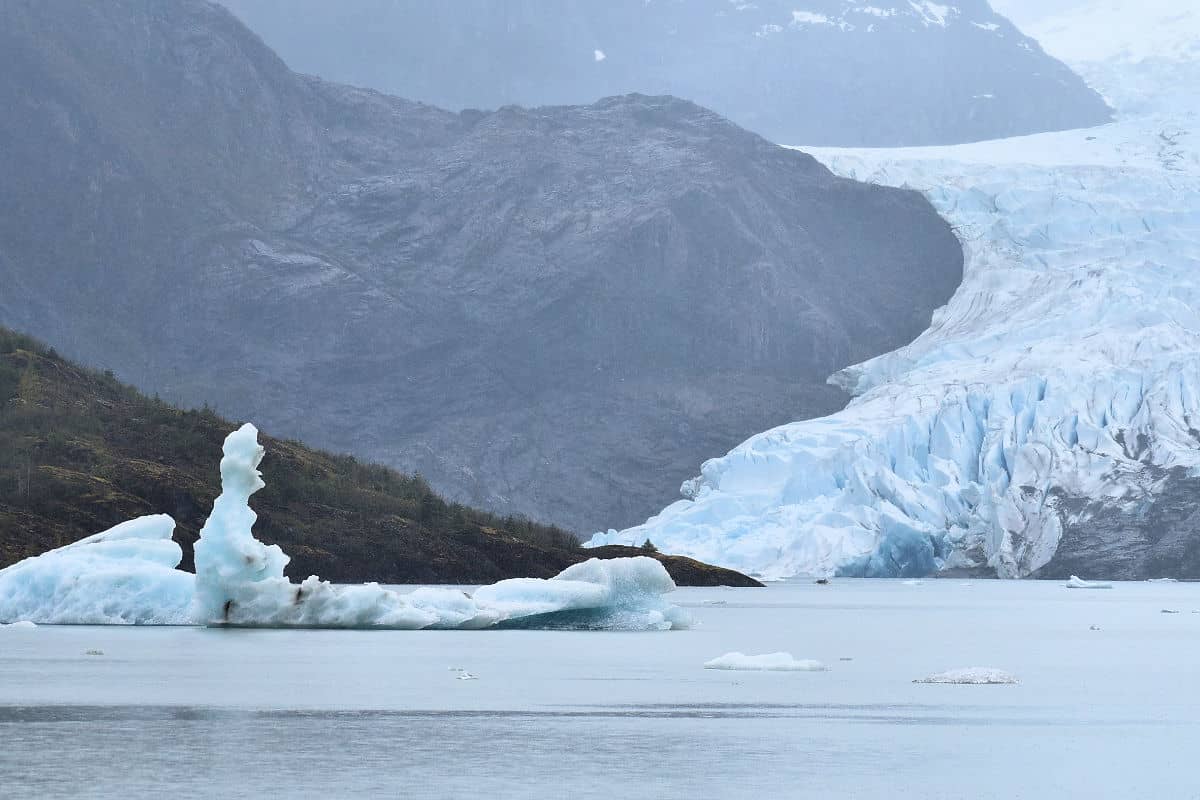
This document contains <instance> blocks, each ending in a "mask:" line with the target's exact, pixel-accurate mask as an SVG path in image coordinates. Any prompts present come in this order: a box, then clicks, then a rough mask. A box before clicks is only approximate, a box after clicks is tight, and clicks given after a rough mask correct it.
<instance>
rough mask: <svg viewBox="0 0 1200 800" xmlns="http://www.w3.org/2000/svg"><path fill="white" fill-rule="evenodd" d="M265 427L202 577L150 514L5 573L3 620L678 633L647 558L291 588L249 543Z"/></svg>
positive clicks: (0, 601)
mask: <svg viewBox="0 0 1200 800" xmlns="http://www.w3.org/2000/svg"><path fill="white" fill-rule="evenodd" d="M263 455H264V450H263V448H262V447H261V446H260V445H259V443H258V430H257V429H256V428H255V427H254V426H253V425H244V426H242V427H241V428H240V429H239V430H237V431H234V432H233V433H231V434H230V435H229V436H228V437H227V438H226V439H225V444H224V452H223V457H222V459H221V495H220V496H219V497H218V498H217V500H216V502H215V503H214V504H213V510H212V513H211V514H210V515H209V518H208V520H207V522H205V524H204V527H203V528H202V529H201V531H200V538H199V540H198V541H197V542H196V545H195V563H196V574H195V575H194V576H193V575H191V574H189V573H186V572H182V571H180V570H178V569H176V568H177V567H178V565H179V563H180V561H181V559H182V552H181V550H180V548H179V545H177V544H176V543H175V542H174V541H172V540H171V534H172V532H173V531H174V528H175V523H174V521H173V520H172V519H171V518H170V517H167V516H157V517H144V518H142V519H137V520H133V521H131V522H127V523H124V524H123V525H118V526H117V527H115V528H113V529H111V530H109V531H105V532H104V533H100V534H96V535H95V536H91V537H89V538H87V539H83V540H81V541H79V542H76V543H74V544H71V545H68V546H66V547H62V548H59V549H57V550H53V551H51V552H49V553H46V554H44V555H41V556H37V557H35V558H30V559H26V560H25V561H22V562H20V563H18V564H15V565H13V566H11V567H9V568H8V569H5V570H3V571H0V622H8V621H17V620H29V621H32V622H38V623H49V624H96V625H107V624H134V625H155V624H157V625H169V624H201V625H210V626H237V627H293V628H381V629H398V630H418V629H425V628H454V629H463V630H469V629H478V628H488V627H528V628H570V629H581V630H671V629H677V628H684V627H687V625H688V624H689V618H688V615H687V613H686V612H684V611H683V610H682V609H680V608H678V607H676V606H673V605H671V604H670V603H668V602H667V601H666V599H665V596H666V595H667V594H668V593H669V592H672V591H674V589H675V583H674V582H673V581H672V580H671V577H670V575H668V574H667V571H666V569H665V568H664V567H663V566H662V564H660V563H659V562H658V561H656V560H655V559H652V558H646V557H638V558H624V559H611V560H606V561H601V560H598V559H592V560H590V561H586V562H584V563H582V564H576V565H574V566H571V567H569V568H568V569H566V570H564V571H563V572H562V573H560V574H559V575H557V576H556V577H554V578H551V579H549V580H543V579H535V578H518V579H513V580H507V581H501V582H499V583H496V584H493V585H491V586H484V587H482V588H480V589H478V590H477V591H476V592H475V594H474V595H473V596H472V595H468V594H466V593H464V592H462V591H459V590H457V589H438V588H422V589H417V590H415V591H413V592H409V593H406V594H402V593H400V592H397V591H393V590H390V589H385V588H383V587H381V586H379V585H378V584H374V583H367V584H361V585H354V586H347V585H336V584H332V583H329V582H328V581H323V580H321V579H320V578H318V577H316V576H311V577H309V578H307V579H305V580H304V581H302V582H300V583H292V582H291V581H290V580H289V579H288V578H287V577H286V576H285V575H284V567H286V566H287V564H288V560H289V559H288V557H287V555H286V554H285V553H284V552H283V550H281V549H280V548H279V546H278V545H266V544H264V543H262V542H260V541H258V540H257V539H255V538H254V534H253V530H252V529H253V526H254V523H255V521H256V520H257V515H256V514H255V513H254V511H253V509H251V508H250V497H251V496H252V495H253V494H254V493H255V492H257V491H258V490H259V489H261V488H263V486H264V485H265V484H264V483H263V481H262V476H261V474H260V473H259V471H258V466H259V464H260V463H261V462H262V459H263Z"/></svg>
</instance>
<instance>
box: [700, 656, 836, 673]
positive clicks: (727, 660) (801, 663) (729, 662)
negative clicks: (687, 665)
mask: <svg viewBox="0 0 1200 800" xmlns="http://www.w3.org/2000/svg"><path fill="white" fill-rule="evenodd" d="M704 668H705V669H723V670H737V671H744V672H825V671H826V670H828V667H826V666H825V665H824V664H822V663H821V662H820V661H811V660H797V659H795V658H793V657H792V654H791V653H765V654H763V655H760V656H748V655H746V654H745V653H726V654H725V655H723V656H719V657H717V658H714V659H713V660H712V661H707V662H705V664H704Z"/></svg>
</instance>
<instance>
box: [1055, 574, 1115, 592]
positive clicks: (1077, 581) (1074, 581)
mask: <svg viewBox="0 0 1200 800" xmlns="http://www.w3.org/2000/svg"><path fill="white" fill-rule="evenodd" d="M1066 587H1067V588H1068V589H1111V588H1112V584H1111V583H1097V582H1094V581H1085V580H1084V579H1083V578H1078V577H1076V576H1074V575H1072V576H1071V579H1070V580H1069V581H1067V583H1066Z"/></svg>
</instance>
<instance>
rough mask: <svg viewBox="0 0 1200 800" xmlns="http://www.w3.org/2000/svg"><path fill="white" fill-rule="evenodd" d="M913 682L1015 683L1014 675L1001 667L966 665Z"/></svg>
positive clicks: (975, 684)
mask: <svg viewBox="0 0 1200 800" xmlns="http://www.w3.org/2000/svg"><path fill="white" fill-rule="evenodd" d="M913 683H952V684H964V685H974V686H989V685H1005V684H1013V683H1017V679H1016V677H1015V676H1014V675H1013V674H1012V673H1009V672H1005V671H1004V670H1002V669H992V668H990V667H968V668H966V669H952V670H950V671H949V672H940V673H938V674H937V675H930V676H929V677H928V678H918V679H917V680H915V681H913Z"/></svg>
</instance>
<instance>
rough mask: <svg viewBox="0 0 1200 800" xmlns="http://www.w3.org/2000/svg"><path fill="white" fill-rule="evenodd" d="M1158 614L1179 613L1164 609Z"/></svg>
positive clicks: (1171, 609)
mask: <svg viewBox="0 0 1200 800" xmlns="http://www.w3.org/2000/svg"><path fill="white" fill-rule="evenodd" d="M1160 613H1162V614H1178V613H1179V612H1178V611H1176V610H1175V609H1173V608H1164V609H1163V610H1162V611H1161V612H1160Z"/></svg>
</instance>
